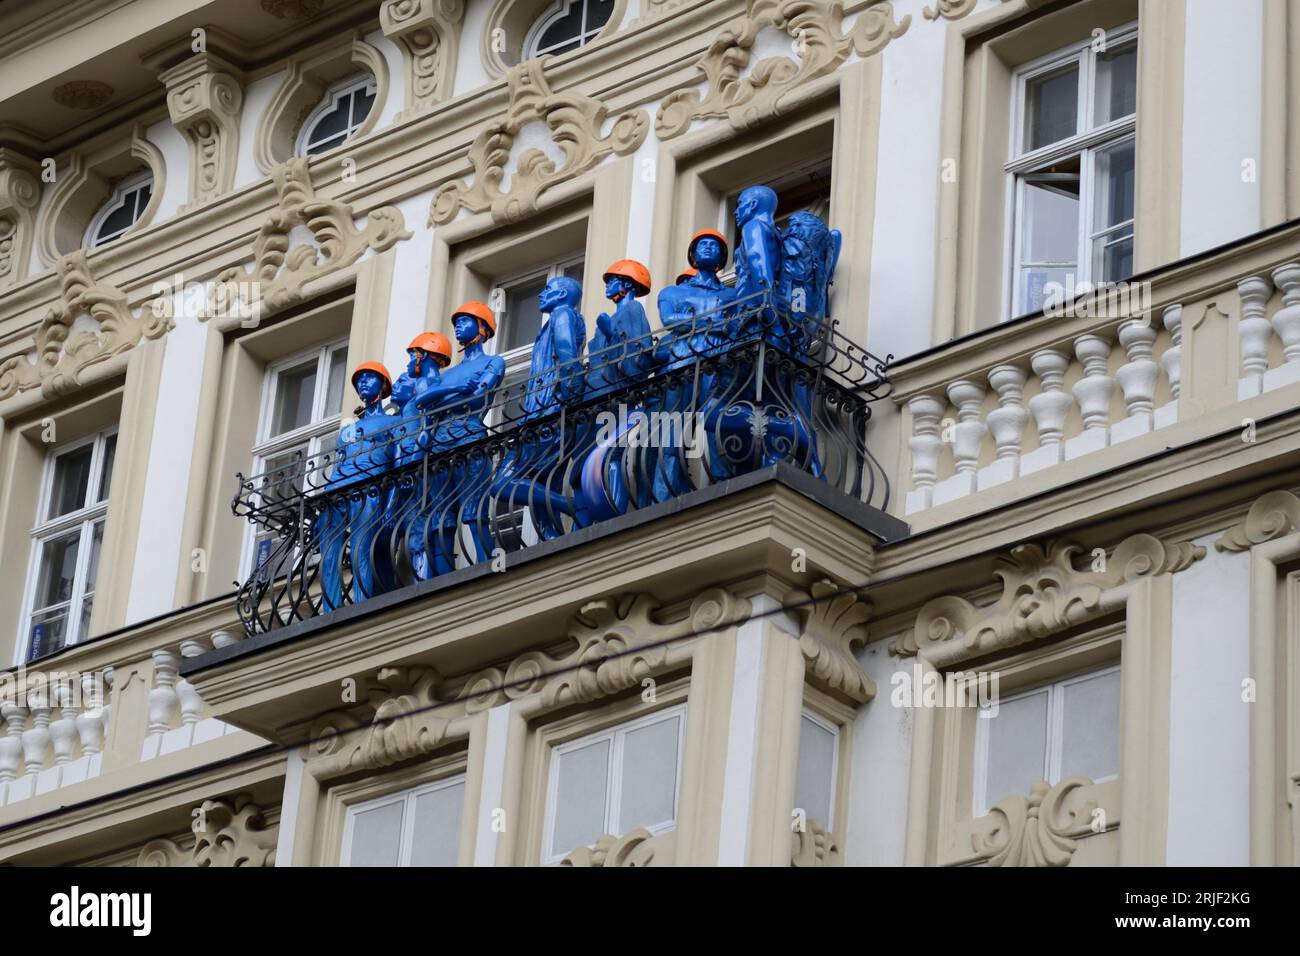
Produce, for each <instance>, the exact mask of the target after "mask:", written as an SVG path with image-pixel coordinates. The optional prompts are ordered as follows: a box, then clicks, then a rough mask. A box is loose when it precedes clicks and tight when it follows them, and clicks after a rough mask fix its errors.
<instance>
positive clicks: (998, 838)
mask: <svg viewBox="0 0 1300 956" xmlns="http://www.w3.org/2000/svg"><path fill="white" fill-rule="evenodd" d="M1091 785H1092V781H1091V780H1088V779H1087V778H1085V777H1070V778H1069V779H1067V780H1062V781H1061V782H1060V783H1058V784H1057V785H1056V786H1054V787H1049V786H1048V785H1047V784H1046V783H1045V782H1043V781H1041V780H1040V781H1039V782H1038V783H1035V784H1034V785H1033V787H1031V788H1030V791H1029V796H1028V797H1027V798H1026V797H1008V798H1007V799H1005V800H1003V801H1001V802H1000V803H998V804H997V806H995V807H994V808H993V809H992V810H990V811H989V815H990V816H992V817H993V818H994V824H993V827H992V828H991V829H990V830H987V831H984V832H978V833H973V834H971V845H972V847H973V848H974V850H975V853H976V854H977V855H978V856H979V857H981V858H982V859H984V860H985V861H987V863H988V865H989V866H1069V865H1070V860H1071V859H1072V858H1073V856H1074V851H1075V850H1077V849H1078V847H1079V842H1078V840H1076V839H1074V836H1077V835H1079V834H1080V833H1081V832H1086V831H1087V829H1088V827H1089V825H1090V823H1091V820H1092V815H1093V811H1094V810H1096V809H1097V803H1096V801H1091V800H1090V801H1087V802H1085V803H1083V804H1082V805H1079V806H1067V798H1068V797H1069V796H1070V795H1071V793H1073V792H1074V791H1076V790H1079V789H1080V788H1082V787H1088V786H1091ZM1072 834H1073V836H1072Z"/></svg>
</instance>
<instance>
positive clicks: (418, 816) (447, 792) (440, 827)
mask: <svg viewBox="0 0 1300 956" xmlns="http://www.w3.org/2000/svg"><path fill="white" fill-rule="evenodd" d="M464 802H465V785H464V784H463V783H458V784H456V785H455V786H451V787H444V788H442V789H441V790H434V791H433V792H432V793H422V794H420V795H419V796H418V797H416V798H415V834H414V836H413V837H412V839H413V841H414V842H413V844H412V846H411V866H455V865H456V855H457V852H458V851H459V849H460V811H461V805H462V804H463V803H464Z"/></svg>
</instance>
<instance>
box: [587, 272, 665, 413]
mask: <svg viewBox="0 0 1300 956" xmlns="http://www.w3.org/2000/svg"><path fill="white" fill-rule="evenodd" d="M604 278H605V295H606V297H608V298H609V299H610V300H611V301H612V302H613V303H614V306H615V308H614V314H613V315H612V316H611V315H609V314H608V313H606V312H602V313H600V315H598V316H597V317H596V334H595V335H594V336H593V337H592V339H591V347H590V348H589V349H588V355H589V357H590V361H591V373H590V375H589V376H588V379H589V382H590V385H591V388H592V389H593V390H595V389H603V388H612V387H616V386H618V385H622V384H625V383H627V382H630V381H635V380H638V379H641V378H644V377H645V376H646V375H648V374H649V372H650V370H651V369H652V368H653V365H654V362H653V353H652V351H649V350H650V349H651V347H652V345H653V341H652V339H651V337H650V320H649V319H647V318H646V314H645V307H644V306H642V305H641V303H640V302H639V301H637V300H638V298H639V297H640V296H643V295H649V294H650V270H648V269H647V268H646V267H645V266H643V265H642V264H641V263H639V262H637V261H635V260H634V259H620V260H619V261H618V262H615V263H614V264H613V265H612V266H610V267H609V269H608V271H606V273H605V276H604ZM643 350H646V351H643ZM629 352H631V353H633V354H632V355H631V356H629V357H626V358H624V355H625V354H627V353H629Z"/></svg>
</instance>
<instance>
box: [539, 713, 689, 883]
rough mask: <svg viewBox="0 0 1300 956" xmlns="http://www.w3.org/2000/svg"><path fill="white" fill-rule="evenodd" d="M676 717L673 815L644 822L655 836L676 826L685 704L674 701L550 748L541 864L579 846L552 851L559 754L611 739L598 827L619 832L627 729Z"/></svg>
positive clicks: (684, 732)
mask: <svg viewBox="0 0 1300 956" xmlns="http://www.w3.org/2000/svg"><path fill="white" fill-rule="evenodd" d="M674 717H679V718H680V719H679V720H678V722H677V768H676V771H675V774H674V781H673V817H672V819H671V820H665V821H661V822H659V823H655V824H651V825H649V826H646V827H645V829H646V830H648V831H649V832H650V833H651V834H653V835H655V836H658V835H659V834H661V833H670V832H672V831H673V830H676V829H677V814H678V811H679V810H680V809H681V793H682V764H683V751H684V749H685V746H686V705H685V704H677V705H675V706H673V707H665V708H664V709H663V710H657V711H655V712H654V713H653V714H647V715H645V716H644V717H638V718H636V719H635V720H629V721H625V722H623V723H619V724H615V725H613V726H612V727H607V728H605V729H604V730H600V731H597V732H596V733H592V734H587V735H586V736H584V737H577V738H574V739H573V740H569V741H566V742H565V743H562V744H556V745H555V746H553V747H551V748H550V755H549V758H550V759H549V763H548V767H547V782H546V822H545V825H544V826H543V828H542V864H543V865H545V866H550V865H552V864H556V863H559V862H560V861H561V860H563V859H564V858H565V857H566V856H568V855H569V854H570V853H572V852H573V851H574V850H576V849H578V847H570V848H569V849H568V850H565V851H564V852H563V853H551V846H552V844H553V843H554V838H555V810H556V800H557V798H558V794H559V789H560V775H559V772H558V770H559V758H560V757H562V756H563V755H564V754H566V753H569V752H570V751H573V750H581V749H582V748H583V747H588V746H590V745H591V744H594V743H598V742H600V741H602V740H609V741H610V742H611V744H610V749H609V764H608V767H607V771H606V774H607V775H606V778H605V819H604V822H603V826H602V829H601V833H602V834H617V835H619V836H622V835H623V833H624V831H623V829H622V823H621V821H620V820H619V819H618V813H619V806H620V803H621V799H622V796H623V741H624V739H625V738H626V737H627V735H628V734H629V733H631V732H632V731H635V730H640V729H642V728H643V727H649V726H651V725H653V724H658V723H662V722H664V721H666V720H671V719H672V718H674Z"/></svg>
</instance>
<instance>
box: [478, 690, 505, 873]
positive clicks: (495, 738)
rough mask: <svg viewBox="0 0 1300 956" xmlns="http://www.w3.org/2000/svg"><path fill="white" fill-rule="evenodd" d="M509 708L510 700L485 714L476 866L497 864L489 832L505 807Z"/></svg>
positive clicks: (494, 840)
mask: <svg viewBox="0 0 1300 956" xmlns="http://www.w3.org/2000/svg"><path fill="white" fill-rule="evenodd" d="M512 707H514V702H513V701H512V702H510V703H507V704H499V705H497V706H496V707H493V708H492V709H491V710H489V711H488V726H487V742H486V745H485V746H484V748H483V789H482V791H481V793H480V795H479V804H478V828H477V830H476V831H475V836H474V865H475V866H495V865H496V857H497V842H498V840H497V837H498V835H497V833H495V832H494V831H493V829H492V819H493V813H494V811H496V810H498V809H501V808H503V807H504V799H505V779H506V744H507V742H508V740H509V737H510V718H511V716H512V714H511V712H510V711H511V708H512ZM507 825H509V824H508V823H507Z"/></svg>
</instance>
